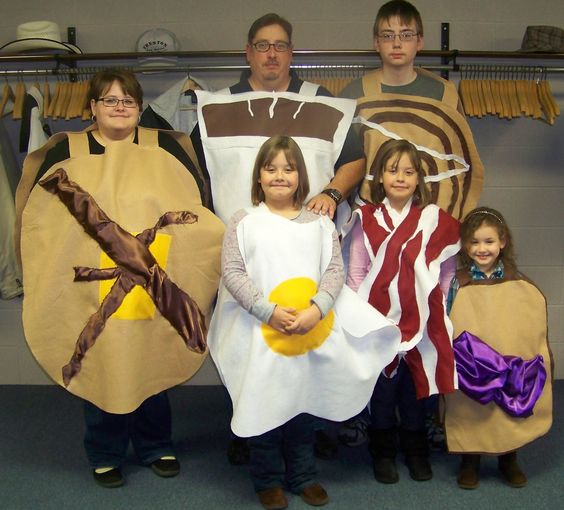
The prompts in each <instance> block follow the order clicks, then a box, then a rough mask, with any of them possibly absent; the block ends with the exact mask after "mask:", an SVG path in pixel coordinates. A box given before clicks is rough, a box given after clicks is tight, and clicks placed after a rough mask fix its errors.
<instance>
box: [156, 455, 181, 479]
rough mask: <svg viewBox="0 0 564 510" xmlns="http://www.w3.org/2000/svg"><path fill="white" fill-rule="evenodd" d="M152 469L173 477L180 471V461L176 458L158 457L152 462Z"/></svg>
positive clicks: (164, 476)
mask: <svg viewBox="0 0 564 510" xmlns="http://www.w3.org/2000/svg"><path fill="white" fill-rule="evenodd" d="M151 469H152V470H153V473H155V474H156V475H159V476H162V477H163V478H171V477H173V476H176V475H177V474H178V473H180V462H178V460H176V459H158V460H156V461H155V462H153V463H152V464H151Z"/></svg>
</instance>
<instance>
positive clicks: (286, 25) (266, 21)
mask: <svg viewBox="0 0 564 510" xmlns="http://www.w3.org/2000/svg"><path fill="white" fill-rule="evenodd" d="M270 25H280V26H281V27H282V29H283V30H284V32H286V35H287V36H288V42H289V43H291V42H292V24H291V23H290V22H289V21H288V20H287V19H285V18H283V17H282V16H280V15H278V14H276V13H275V12H269V13H268V14H265V15H264V16H261V17H260V18H258V19H257V20H255V21H254V22H253V24H252V25H251V28H249V34H248V36H247V42H248V43H249V44H253V39H254V38H255V36H256V35H257V32H258V31H259V30H260V29H261V28H264V27H269V26H270Z"/></svg>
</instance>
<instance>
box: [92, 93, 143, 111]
mask: <svg viewBox="0 0 564 510" xmlns="http://www.w3.org/2000/svg"><path fill="white" fill-rule="evenodd" d="M98 101H102V104H103V105H104V106H107V107H108V108H115V107H116V106H117V105H118V104H119V103H121V104H123V107H124V108H137V106H139V105H138V104H137V101H136V100H135V99H133V98H132V97H124V98H123V99H118V98H117V97H112V96H110V97H99V98H98Z"/></svg>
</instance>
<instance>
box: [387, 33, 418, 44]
mask: <svg viewBox="0 0 564 510" xmlns="http://www.w3.org/2000/svg"><path fill="white" fill-rule="evenodd" d="M396 37H399V40H400V41H401V42H410V41H413V39H417V37H419V34H418V33H417V32H400V33H399V34H394V33H393V32H384V33H383V34H379V35H378V39H380V41H382V42H385V43H391V42H394V41H395V40H396Z"/></svg>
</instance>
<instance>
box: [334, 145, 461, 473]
mask: <svg viewBox="0 0 564 510" xmlns="http://www.w3.org/2000/svg"><path fill="white" fill-rule="evenodd" d="M372 176H373V181H372V182H371V199H372V203H369V204H366V205H364V206H362V207H360V208H359V209H357V210H356V211H355V212H354V214H353V219H352V220H351V222H350V223H349V225H348V229H347V236H346V238H345V241H346V242H345V253H348V255H349V263H348V277H347V284H348V285H349V286H350V287H351V288H352V289H353V290H356V291H357V292H358V294H359V295H360V296H361V297H362V298H364V299H365V300H366V301H368V302H369V303H370V304H371V305H372V306H373V307H374V308H376V310H378V311H379V312H381V313H382V314H384V315H385V316H386V317H387V318H388V319H391V320H392V321H393V322H394V323H395V324H397V325H398V326H399V328H400V330H401V335H402V342H401V344H400V349H399V355H398V356H397V358H396V359H395V360H394V362H393V363H392V364H391V365H390V366H388V367H386V369H385V371H384V372H383V373H382V374H381V375H380V378H379V379H378V382H377V384H376V387H375V388H374V392H373V395H372V398H371V400H370V421H371V426H370V430H369V438H370V440H369V450H370V453H371V455H372V458H373V468H374V476H375V478H376V480H378V481H379V482H381V483H396V482H397V481H398V479H399V477H398V472H397V469H396V464H395V456H396V453H397V445H396V443H397V441H398V436H399V444H400V446H401V449H402V450H403V452H404V454H405V459H406V464H407V467H408V469H409V474H410V476H411V478H412V479H414V480H418V481H424V480H429V479H431V478H432V476H433V473H432V469H431V466H430V463H429V451H428V443H427V437H426V429H425V414H426V410H425V398H426V397H428V396H430V395H433V394H437V393H448V392H451V391H453V390H454V389H455V388H456V372H455V367H454V357H453V352H452V325H451V323H450V321H449V319H448V317H447V315H446V313H445V307H444V295H443V292H444V294H446V292H447V290H448V284H449V282H450V279H451V277H452V275H453V274H454V269H455V255H456V253H457V252H458V250H459V233H458V230H459V223H458V221H457V220H455V219H454V218H452V217H451V216H450V215H448V214H447V213H445V212H444V211H443V210H442V209H440V208H439V207H437V206H436V205H433V204H430V203H429V201H430V196H429V191H428V189H427V188H426V186H425V183H424V180H423V178H424V172H423V171H422V167H421V159H420V157H419V154H418V152H417V149H416V148H415V147H414V146H413V145H412V144H411V143H410V142H408V141H407V140H388V141H387V142H385V143H384V144H383V145H382V146H381V147H380V149H379V151H378V153H377V155H376V157H375V161H374V164H373V166H372ZM347 238H348V241H347ZM348 243H350V247H348V246H347V245H348ZM441 289H444V291H443V290H441ZM396 411H397V414H399V418H400V423H399V429H398V421H397V418H396Z"/></svg>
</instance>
